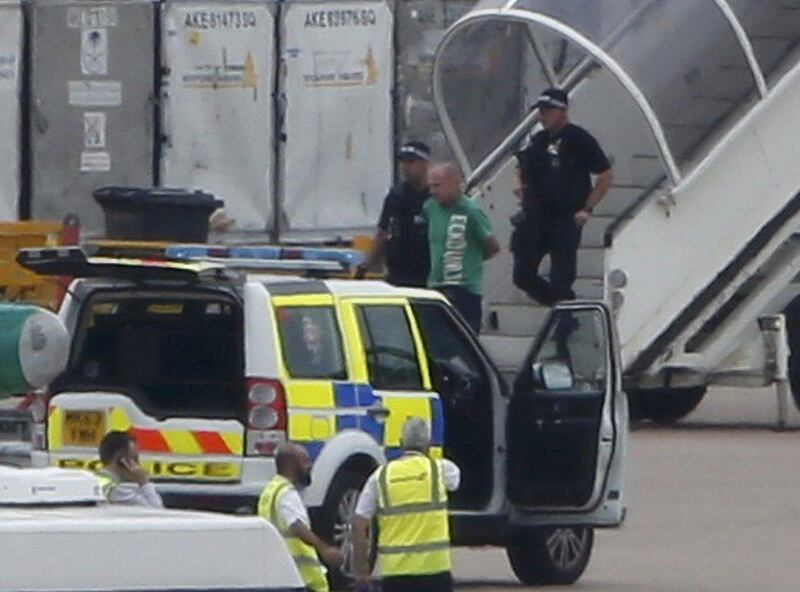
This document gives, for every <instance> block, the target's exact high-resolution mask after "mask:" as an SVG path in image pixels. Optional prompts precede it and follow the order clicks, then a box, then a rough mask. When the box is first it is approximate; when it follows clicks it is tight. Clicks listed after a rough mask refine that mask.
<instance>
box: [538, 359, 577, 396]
mask: <svg viewBox="0 0 800 592" xmlns="http://www.w3.org/2000/svg"><path fill="white" fill-rule="evenodd" d="M532 371H533V381H534V383H535V384H536V386H537V387H540V388H545V389H547V390H548V391H565V390H569V389H571V388H572V387H573V385H574V382H575V381H574V380H573V378H572V370H570V368H569V366H568V365H567V364H566V363H564V362H562V361H561V360H547V361H545V362H537V363H535V364H534V365H533V367H532Z"/></svg>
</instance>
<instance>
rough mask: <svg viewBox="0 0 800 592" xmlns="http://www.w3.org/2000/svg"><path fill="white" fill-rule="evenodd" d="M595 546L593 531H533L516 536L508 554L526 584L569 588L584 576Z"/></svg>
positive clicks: (585, 529)
mask: <svg viewBox="0 0 800 592" xmlns="http://www.w3.org/2000/svg"><path fill="white" fill-rule="evenodd" d="M593 544H594V531H593V530H592V529H591V528H586V527H576V526H573V527H559V528H530V529H526V530H523V531H520V532H517V533H516V534H514V535H512V537H511V540H510V541H509V542H508V545H507V546H506V554H507V555H508V560H509V563H511V569H512V570H513V571H514V575H516V576H517V579H519V581H520V582H522V583H523V584H526V585H544V586H547V585H568V584H573V583H575V582H576V581H577V580H578V578H580V577H581V575H582V574H583V572H584V570H585V569H586V565H587V564H588V563H589V558H590V557H591V555H592V546H593Z"/></svg>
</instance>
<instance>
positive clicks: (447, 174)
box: [428, 162, 461, 206]
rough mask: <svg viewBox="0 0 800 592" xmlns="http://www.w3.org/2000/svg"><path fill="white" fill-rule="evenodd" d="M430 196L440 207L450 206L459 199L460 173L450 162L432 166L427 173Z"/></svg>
mask: <svg viewBox="0 0 800 592" xmlns="http://www.w3.org/2000/svg"><path fill="white" fill-rule="evenodd" d="M428 185H429V186H430V190H431V195H432V196H433V198H434V199H435V200H436V201H438V202H439V203H440V204H442V205H445V206H446V205H450V204H453V203H455V202H457V201H458V198H460V197H461V171H459V170H458V167H457V166H456V165H454V164H453V163H451V162H443V163H438V164H435V165H433V166H432V167H431V168H430V170H429V171H428Z"/></svg>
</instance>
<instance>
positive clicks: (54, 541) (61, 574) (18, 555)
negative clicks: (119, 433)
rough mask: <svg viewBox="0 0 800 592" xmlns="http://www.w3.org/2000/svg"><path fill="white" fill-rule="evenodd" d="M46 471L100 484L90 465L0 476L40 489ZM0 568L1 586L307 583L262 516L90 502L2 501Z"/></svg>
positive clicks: (294, 586) (60, 478)
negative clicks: (89, 467)
mask: <svg viewBox="0 0 800 592" xmlns="http://www.w3.org/2000/svg"><path fill="white" fill-rule="evenodd" d="M14 472H16V474H15V475H14V474H13V473H14ZM27 472H30V475H25V473H27ZM45 475H48V476H49V477H50V478H51V482H52V483H56V482H58V483H66V482H69V481H70V480H73V479H74V480H75V482H77V481H79V480H81V479H85V478H86V477H88V478H89V479H90V480H91V481H94V482H96V479H95V478H94V477H93V476H92V475H91V474H90V473H86V472H84V471H66V470H62V469H49V470H45V471H44V472H43V471H42V470H33V469H10V470H6V469H5V468H4V469H3V470H2V473H0V483H2V485H3V486H5V485H7V483H6V477H9V482H16V483H17V485H14V487H17V486H18V485H20V484H21V483H25V482H28V483H29V484H31V485H30V487H35V488H41V487H46V485H45V484H44V483H45V479H44V476H45ZM73 485H74V483H73ZM52 487H54V488H55V489H56V490H59V491H61V492H64V491H66V490H67V488H66V487H60V486H58V485H53V486H52ZM33 495H34V497H35V496H40V495H41V494H39V493H36V494H33ZM9 497H10V496H9ZM65 499H66V496H65ZM87 504H88V505H87ZM0 573H2V574H3V577H2V578H0V592H11V591H18V590H26V591H30V592H43V591H50V592H52V591H60V592H62V591H63V592H67V591H69V592H73V591H85V590H92V591H99V590H172V589H193V590H198V591H199V590H231V589H237V590H299V589H303V582H302V579H301V578H300V575H299V573H298V572H297V568H296V567H295V565H294V562H293V561H292V558H291V557H290V556H289V553H288V551H287V549H286V545H285V544H284V542H283V539H282V538H281V536H280V535H279V534H278V532H277V531H276V530H275V528H274V527H273V526H272V525H271V524H270V523H268V522H267V521H265V520H263V519H261V518H258V517H253V516H230V515H224V514H212V513H206V512H193V511H180V510H167V509H150V508H142V507H135V506H123V505H112V504H107V503H105V502H103V503H99V504H98V503H94V501H86V500H84V501H82V502H77V503H76V502H75V501H65V502H59V503H56V502H53V501H52V500H51V501H50V502H49V503H48V504H47V505H42V503H41V502H39V503H38V504H27V505H23V504H20V503H12V504H5V505H4V504H2V503H0Z"/></svg>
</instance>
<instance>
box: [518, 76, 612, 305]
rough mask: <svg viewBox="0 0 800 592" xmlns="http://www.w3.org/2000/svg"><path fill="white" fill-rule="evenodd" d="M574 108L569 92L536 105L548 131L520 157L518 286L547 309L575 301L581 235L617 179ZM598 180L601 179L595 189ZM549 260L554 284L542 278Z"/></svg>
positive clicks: (550, 94)
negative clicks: (573, 116) (573, 119)
mask: <svg viewBox="0 0 800 592" xmlns="http://www.w3.org/2000/svg"><path fill="white" fill-rule="evenodd" d="M568 105H569V103H568V98H567V93H566V92H564V91H563V90H561V89H558V88H549V89H547V90H545V91H544V92H543V93H542V95H541V96H540V97H539V98H538V99H537V101H536V104H535V105H534V107H538V109H539V118H540V122H541V124H542V126H543V127H544V129H543V130H542V131H540V132H538V133H537V134H535V135H534V136H533V138H531V141H530V143H529V144H528V146H526V147H525V148H524V149H523V150H522V151H520V152H518V153H517V159H518V161H519V173H520V177H521V182H522V211H521V212H520V213H519V214H517V215H516V216H514V218H512V223H513V224H514V231H513V233H512V235H511V250H512V251H513V254H514V284H515V285H516V286H517V287H518V288H520V289H521V290H524V291H525V292H526V293H527V294H528V295H529V296H530V297H531V298H533V299H534V300H537V301H538V302H540V303H541V304H545V305H547V306H551V305H553V304H554V303H556V302H558V301H559V300H572V299H574V298H575V293H574V292H573V291H572V284H573V282H574V281H575V276H576V272H577V253H578V247H579V245H580V242H581V231H582V229H583V226H584V224H586V222H587V221H588V220H589V218H590V217H591V216H592V213H593V211H594V208H595V207H596V206H597V204H598V203H600V200H601V199H603V196H604V195H605V194H606V192H607V191H608V189H609V187H611V181H612V178H613V174H612V171H611V165H610V163H609V162H608V158H606V155H605V154H604V153H603V150H602V149H601V148H600V145H599V144H598V143H597V140H596V139H595V138H594V137H593V136H592V135H591V134H590V133H589V132H587V131H586V130H585V129H583V128H582V127H579V126H577V125H574V124H572V123H570V121H569V116H568V113H567V109H568ZM592 174H595V175H597V181H596V182H595V184H594V187H592V179H591V175H592ZM546 254H549V255H550V281H549V282H548V281H547V280H545V279H544V278H543V277H542V276H540V275H539V264H540V263H541V261H542V258H543V257H544V256H545V255H546Z"/></svg>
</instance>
